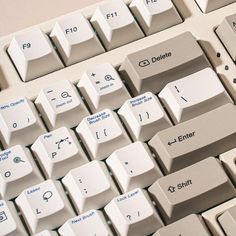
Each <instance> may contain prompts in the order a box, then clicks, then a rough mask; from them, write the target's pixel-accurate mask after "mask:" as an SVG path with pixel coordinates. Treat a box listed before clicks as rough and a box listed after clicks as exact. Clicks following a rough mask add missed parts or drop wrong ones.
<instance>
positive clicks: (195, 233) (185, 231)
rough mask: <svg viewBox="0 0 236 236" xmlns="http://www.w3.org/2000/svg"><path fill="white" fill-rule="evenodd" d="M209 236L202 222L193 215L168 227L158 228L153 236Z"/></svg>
mask: <svg viewBox="0 0 236 236" xmlns="http://www.w3.org/2000/svg"><path fill="white" fill-rule="evenodd" d="M186 226H187V227H186ZM172 235H174V236H190V235H191V236H200V235H201V236H210V235H211V234H210V233H209V231H208V230H207V228H206V226H205V224H204V222H203V220H202V219H201V218H200V217H199V216H197V215H195V214H192V215H189V216H186V217H185V218H183V219H181V220H178V221H176V222H174V223H172V224H170V225H167V226H165V227H163V228H160V229H159V230H158V231H157V232H156V233H155V234H154V235H153V236H172Z"/></svg>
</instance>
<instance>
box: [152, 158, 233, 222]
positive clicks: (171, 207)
mask: <svg viewBox="0 0 236 236" xmlns="http://www.w3.org/2000/svg"><path fill="white" fill-rule="evenodd" d="M148 190H149V192H150V193H151V194H152V197H153V199H154V201H155V202H156V203H157V206H158V208H159V209H160V211H161V214H162V216H163V218H164V220H165V222H166V223H171V222H173V221H176V220H178V219H181V218H183V217H185V216H187V215H189V214H192V213H199V212H201V211H204V210H206V209H208V208H210V207H213V206H215V205H217V204H220V203H222V202H224V201H227V200H228V199H230V198H233V197H235V196H236V189H235V188H234V186H233V184H232V183H231V182H230V180H229V178H228V176H227V175H226V173H225V172H224V170H223V168H222V166H221V165H220V162H219V161H218V160H217V159H215V158H214V157H209V158H207V159H205V160H203V161H200V162H198V163H196V164H194V165H192V166H189V167H186V168H185V169H182V170H180V171H177V172H175V173H172V174H170V175H167V176H164V177H162V178H160V179H158V180H157V181H156V182H155V183H154V184H153V185H151V187H149V189H148Z"/></svg>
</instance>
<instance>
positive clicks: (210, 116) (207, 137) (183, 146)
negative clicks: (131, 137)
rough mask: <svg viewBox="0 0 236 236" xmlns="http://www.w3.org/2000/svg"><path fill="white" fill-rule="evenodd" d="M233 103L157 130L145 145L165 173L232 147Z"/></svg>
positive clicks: (235, 112)
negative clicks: (153, 154) (154, 155)
mask: <svg viewBox="0 0 236 236" xmlns="http://www.w3.org/2000/svg"><path fill="white" fill-rule="evenodd" d="M235 140H236V106H234V105H233V104H230V103H228V104H226V105H223V106H221V107H219V108H216V109H214V110H212V111H209V112H207V113H204V114H202V115H200V116H197V117H195V118H193V119H191V120H188V121H185V122H183V123H180V124H178V125H176V126H172V127H170V128H168V129H165V130H163V131H160V132H158V133H157V134H156V135H155V136H154V137H153V138H152V139H151V140H150V141H149V143H148V144H149V146H150V147H151V149H152V151H153V152H154V153H155V154H156V156H157V157H158V161H159V163H160V165H161V166H162V168H163V170H164V172H165V173H166V174H168V173H171V172H174V171H177V170H179V169H182V168H184V167H186V166H189V165H192V164H194V163H196V162H198V161H200V160H203V159H205V158H207V157H209V156H217V155H220V154H221V153H224V152H226V151H228V150H230V149H233V148H234V147H235V146H236V142H235Z"/></svg>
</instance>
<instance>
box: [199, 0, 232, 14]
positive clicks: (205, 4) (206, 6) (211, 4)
mask: <svg viewBox="0 0 236 236" xmlns="http://www.w3.org/2000/svg"><path fill="white" fill-rule="evenodd" d="M196 2H197V4H198V5H199V7H200V8H201V10H202V11H203V12H204V13H208V12H211V11H214V10H216V9H218V8H221V7H224V6H226V5H228V4H230V3H233V2H235V0H220V1H216V0H196Z"/></svg>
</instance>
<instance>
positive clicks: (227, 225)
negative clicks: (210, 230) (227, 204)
mask: <svg viewBox="0 0 236 236" xmlns="http://www.w3.org/2000/svg"><path fill="white" fill-rule="evenodd" d="M218 221H219V223H220V225H221V227H222V228H223V229H224V232H225V233H226V235H227V236H235V235H236V206H234V207H231V208H230V209H228V210H227V211H226V212H224V213H223V214H222V215H221V216H219V218H218Z"/></svg>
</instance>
